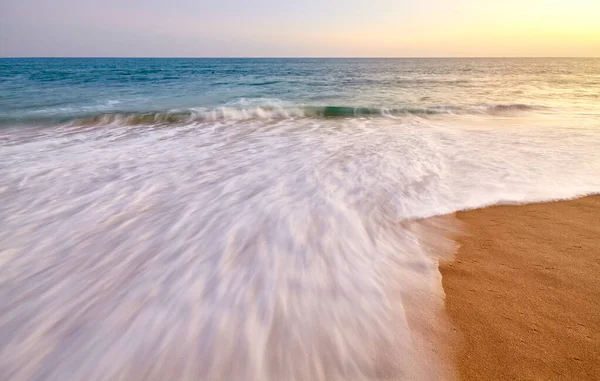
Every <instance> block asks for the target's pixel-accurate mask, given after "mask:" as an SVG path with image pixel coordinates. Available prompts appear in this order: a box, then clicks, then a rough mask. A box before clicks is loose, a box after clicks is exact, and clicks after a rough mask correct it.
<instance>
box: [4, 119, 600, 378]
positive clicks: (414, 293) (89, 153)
mask: <svg viewBox="0 0 600 381" xmlns="http://www.w3.org/2000/svg"><path fill="white" fill-rule="evenodd" d="M227 110H228V109H227ZM227 112H229V111H226V109H223V110H222V113H224V114H225V113H227ZM485 118H488V119H485ZM234 119H236V118H234ZM238 119H242V120H241V121H240V120H238V121H235V120H231V119H229V118H228V119H227V120H223V118H221V119H219V118H215V122H210V123H208V122H205V123H199V122H196V123H194V124H192V125H186V126H165V127H161V126H152V127H145V126H139V127H118V128H117V127H115V126H110V127H103V126H100V127H93V128H85V129H78V128H76V127H64V128H52V129H46V130H43V131H44V133H40V130H38V129H35V130H33V129H24V130H3V131H0V134H3V135H7V136H3V138H6V139H0V144H2V145H3V146H2V147H1V149H0V189H2V190H3V198H4V199H6V200H10V201H9V202H5V203H3V204H2V205H1V206H0V221H2V229H0V273H2V274H3V275H2V277H1V278H0V327H2V329H1V331H0V333H1V334H0V347H3V348H5V349H4V350H3V352H2V356H0V376H2V377H0V378H2V379H8V380H15V381H20V380H30V379H44V380H61V381H68V380H82V379H85V380H114V379H128V380H136V379H137V380H164V379H177V380H198V379H212V380H232V379H239V380H260V381H263V380H264V381H268V380H317V381H318V380H352V379H356V380H363V379H380V378H384V377H395V378H398V379H402V378H404V379H436V378H439V377H440V374H441V373H440V370H439V369H436V368H435V366H432V364H434V365H435V364H436V360H435V359H433V360H432V359H431V358H429V354H428V353H427V352H426V351H425V352H424V351H423V350H422V346H421V345H420V342H419V340H420V336H417V335H416V333H415V329H414V326H413V324H412V323H411V320H410V319H411V316H415V314H414V313H413V312H415V309H419V308H423V307H424V306H425V307H427V305H421V304H419V301H421V300H432V301H434V302H433V303H434V304H435V303H436V302H435V301H437V303H438V306H439V303H441V300H442V298H443V292H442V290H441V286H440V284H439V273H438V272H437V263H436V259H435V258H436V256H438V255H441V254H443V253H445V252H448V251H449V250H450V249H449V247H450V246H451V245H446V244H444V245H441V243H447V239H446V238H445V233H444V232H445V231H447V230H448V227H447V226H442V227H438V228H437V230H434V231H432V230H425V231H424V230H423V229H421V228H418V227H415V226H414V225H410V222H407V221H410V220H412V219H415V218H421V217H429V216H434V215H440V214H446V213H450V212H453V211H456V210H460V209H469V208H475V207H480V206H484V205H490V204H494V203H498V202H517V203H520V202H533V201H542V200H551V199H558V198H569V197H575V196H578V195H583V194H587V193H594V192H598V191H600V176H598V173H600V152H599V150H598V149H597V147H600V134H599V133H598V132H597V131H598V129H594V128H579V127H577V126H575V125H574V124H572V123H571V122H566V121H562V120H561V121H558V122H556V123H555V124H552V123H554V122H552V123H551V125H546V123H547V122H544V123H542V122H539V123H538V122H537V121H535V120H525V119H524V120H522V122H521V124H519V123H513V122H511V123H512V124H506V123H505V124H502V125H498V123H499V122H498V120H497V119H493V118H489V117H482V118H481V119H473V118H471V119H468V118H464V117H462V118H459V117H457V118H453V119H450V118H445V119H433V120H432V119H430V120H423V119H419V118H414V117H413V118H398V119H388V118H375V119H372V120H371V119H360V120H359V119H334V120H330V119H298V120H293V119H284V120H256V119H249V120H243V119H245V118H238ZM567 127H568V128H567ZM596 127H597V126H596ZM8 135H10V136H8ZM408 301H411V302H410V303H409V302H408ZM415 301H417V302H416V303H415ZM427 308H428V310H429V309H431V311H433V309H434V307H433V306H429V307H427ZM419 316H420V318H422V319H427V317H428V316H430V315H429V314H428V313H422V314H421V315H419ZM431 316H433V315H431ZM390 348H393V351H394V353H395V357H394V358H393V359H391V360H390V361H385V358H386V356H385V351H386V350H390ZM388 360H389V359H388Z"/></svg>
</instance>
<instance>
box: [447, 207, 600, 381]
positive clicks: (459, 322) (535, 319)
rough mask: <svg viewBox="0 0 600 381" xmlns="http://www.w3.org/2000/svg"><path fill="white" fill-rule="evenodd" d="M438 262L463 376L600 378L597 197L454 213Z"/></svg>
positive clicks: (599, 223)
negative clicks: (458, 234)
mask: <svg viewBox="0 0 600 381" xmlns="http://www.w3.org/2000/svg"><path fill="white" fill-rule="evenodd" d="M457 217H458V218H459V219H460V220H461V221H462V222H464V223H465V229H466V231H467V235H466V236H463V237H462V238H460V239H459V243H460V244H461V247H460V249H459V251H458V253H457V254H456V256H455V258H454V260H453V261H449V262H446V263H444V264H442V265H441V272H442V282H443V286H444V290H445V292H446V309H447V313H448V314H449V316H450V319H451V321H452V323H453V324H454V327H455V330H457V331H458V332H459V336H461V340H460V342H461V344H460V346H459V348H460V349H459V350H458V372H459V374H460V379H462V380H600V196H593V197H586V198H582V199H577V200H572V201H563V202H554V203H544V204H532V205H523V206H496V207H490V208H486V209H479V210H473V211H468V212H460V213H457Z"/></svg>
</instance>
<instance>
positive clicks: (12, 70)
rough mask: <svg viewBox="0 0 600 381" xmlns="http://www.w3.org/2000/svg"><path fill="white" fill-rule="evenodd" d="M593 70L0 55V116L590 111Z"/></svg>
mask: <svg viewBox="0 0 600 381" xmlns="http://www.w3.org/2000/svg"><path fill="white" fill-rule="evenodd" d="M599 72H600V60H598V59H104V58H102V59H92V58H90V59H0V94H1V97H0V121H2V122H3V123H8V122H9V121H12V120H25V121H27V120H38V121H40V122H41V121H44V120H45V119H49V118H55V119H58V120H70V119H71V118H76V117H83V116H92V115H99V114H103V113H134V112H137V113H161V112H174V111H188V110H190V109H200V110H212V109H216V108H219V107H227V106H230V107H234V108H242V109H243V108H245V107H260V106H265V107H269V106H276V107H289V108H292V107H300V106H308V107H324V106H338V107H347V108H348V110H345V109H344V110H342V111H341V113H342V114H343V115H347V114H348V113H351V112H352V111H351V110H353V109H354V108H359V110H360V108H367V109H371V110H372V111H370V113H373V112H375V111H374V110H382V109H383V110H386V109H388V110H392V111H394V110H395V111H396V112H428V113H435V112H476V111H478V110H481V107H485V106H496V105H500V106H511V105H521V106H524V107H528V106H531V107H536V106H545V107H560V106H564V107H565V108H576V107H577V108H579V109H583V110H588V109H589V110H592V111H593V112H594V113H597V112H598V107H599V106H598V103H599V98H598V94H599V93H600V77H599V74H598V73H599ZM565 111H566V110H565ZM364 112H367V111H364V110H363V113H364ZM332 113H334V114H337V112H336V110H333V111H332ZM359 113H360V112H359Z"/></svg>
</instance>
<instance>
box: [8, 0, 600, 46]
mask: <svg viewBox="0 0 600 381" xmlns="http://www.w3.org/2000/svg"><path fill="white" fill-rule="evenodd" d="M0 56H5V57H6V56H113V57H114V56H134V57H135V56H151V57H163V56H171V57H173V56H174V57H210V56H218V57H236V56H242V57H298V56H304V57H307V56H310V57H321V56H327V57H337V56H346V57H415V56H417V57H431V56H434V57H452V56H488V57H489V56H600V0H503V1H497V0H479V1H474V0H470V1H469V0H421V1H402V0H369V1H367V0H343V1H342V0H304V1H281V0H253V1H252V0H220V1H214V0H211V1H206V0H171V1H167V0H57V1H48V0H2V1H1V2H0Z"/></svg>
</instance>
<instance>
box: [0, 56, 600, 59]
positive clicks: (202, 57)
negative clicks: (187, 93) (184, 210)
mask: <svg viewBox="0 0 600 381" xmlns="http://www.w3.org/2000/svg"><path fill="white" fill-rule="evenodd" d="M25 58H34V59H35V58H44V59H48V58H54V59H64V58H83V59H90V58H94V59H128V58H130V59H131V58H133V59H478V58H480V59H490V58H554V59H557V58H566V59H569V58H600V56H372V57H367V56H360V57H354V56H164V57H153V56H0V59H25Z"/></svg>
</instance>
